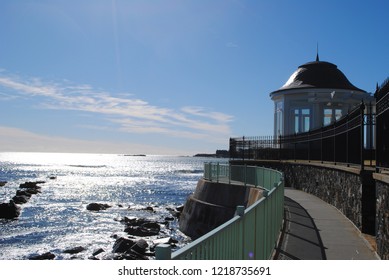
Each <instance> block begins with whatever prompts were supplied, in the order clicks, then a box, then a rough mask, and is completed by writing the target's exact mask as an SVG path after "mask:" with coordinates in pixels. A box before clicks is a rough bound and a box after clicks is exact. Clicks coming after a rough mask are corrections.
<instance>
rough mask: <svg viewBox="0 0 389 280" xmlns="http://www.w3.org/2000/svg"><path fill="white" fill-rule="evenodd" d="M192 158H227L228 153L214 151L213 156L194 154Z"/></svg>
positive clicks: (225, 151)
mask: <svg viewBox="0 0 389 280" xmlns="http://www.w3.org/2000/svg"><path fill="white" fill-rule="evenodd" d="M194 157H217V158H229V157H230V152H229V151H227V150H216V153H214V154H195V155H194Z"/></svg>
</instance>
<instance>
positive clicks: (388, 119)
mask: <svg viewBox="0 0 389 280" xmlns="http://www.w3.org/2000/svg"><path fill="white" fill-rule="evenodd" d="M375 97H376V99H377V104H376V110H377V117H376V122H377V124H376V133H377V149H376V159H377V169H379V168H385V169H388V168H389V146H388V143H389V79H387V80H386V81H385V82H384V83H383V84H382V86H381V87H380V88H378V89H377V92H376V93H375Z"/></svg>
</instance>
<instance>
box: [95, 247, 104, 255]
mask: <svg viewBox="0 0 389 280" xmlns="http://www.w3.org/2000/svg"><path fill="white" fill-rule="evenodd" d="M103 252H105V251H104V249H102V248H100V249H97V250H96V251H94V252H93V254H92V256H94V257H95V256H97V255H98V254H101V253H103Z"/></svg>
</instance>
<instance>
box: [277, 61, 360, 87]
mask: <svg viewBox="0 0 389 280" xmlns="http://www.w3.org/2000/svg"><path fill="white" fill-rule="evenodd" d="M302 88H331V89H347V90H355V91H362V92H365V91H364V90H362V89H359V88H357V87H356V86H354V85H353V84H352V83H350V81H349V80H348V79H347V78H346V76H345V75H344V74H343V73H342V71H340V70H339V69H338V67H337V66H336V65H335V64H332V63H330V62H325V61H319V59H318V57H317V59H316V61H313V62H308V63H306V64H303V65H301V66H299V67H298V69H297V70H296V71H295V72H294V73H293V74H292V75H291V76H290V78H289V80H288V81H287V82H286V83H285V84H284V85H283V86H282V87H281V88H280V89H278V90H276V91H273V92H272V93H276V92H280V91H284V90H291V89H302Z"/></svg>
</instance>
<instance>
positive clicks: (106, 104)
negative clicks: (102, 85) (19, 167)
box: [0, 72, 233, 142]
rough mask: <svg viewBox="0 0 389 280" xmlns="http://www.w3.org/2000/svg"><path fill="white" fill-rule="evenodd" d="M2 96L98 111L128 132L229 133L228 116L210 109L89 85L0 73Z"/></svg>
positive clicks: (215, 137) (220, 136) (221, 136)
mask: <svg viewBox="0 0 389 280" xmlns="http://www.w3.org/2000/svg"><path fill="white" fill-rule="evenodd" d="M0 87H2V88H3V89H4V91H5V92H6V93H5V94H4V96H11V95H10V93H11V92H12V96H13V98H15V97H18V96H19V97H24V98H31V99H36V100H37V102H39V106H40V108H42V109H55V110H74V111H83V112H89V113H95V114H100V115H102V116H103V117H105V118H106V119H107V120H109V121H110V122H111V123H112V125H113V128H116V129H117V130H118V131H122V132H123V131H124V132H128V133H154V134H166V135H171V136H174V137H185V138H194V139H198V138H204V137H206V139H208V140H210V141H212V142H219V141H224V142H225V139H226V138H227V137H228V136H229V135H230V134H231V129H230V126H229V123H230V122H231V121H232V120H233V117H232V116H231V115H228V114H225V113H221V112H217V111H214V110H211V109H209V108H204V107H198V106H185V107H182V108H178V109H174V108H168V107H161V106H156V105H152V104H150V103H149V102H147V101H145V100H142V99H139V98H136V97H135V96H134V95H133V94H125V95H123V94H116V95H114V94H113V93H110V92H108V91H103V90H99V89H96V88H94V87H92V86H90V85H72V84H70V83H69V82H62V83H54V82H47V81H43V80H41V79H37V78H34V79H21V78H20V77H15V76H10V75H8V76H7V75H5V74H4V72H3V73H0ZM124 96H125V97H124Z"/></svg>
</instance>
